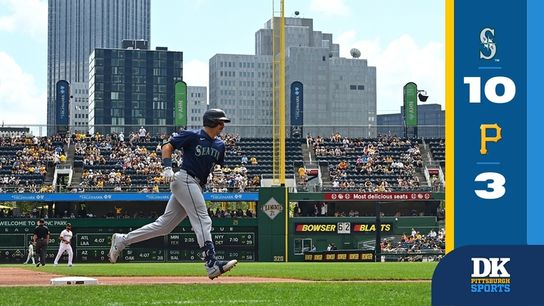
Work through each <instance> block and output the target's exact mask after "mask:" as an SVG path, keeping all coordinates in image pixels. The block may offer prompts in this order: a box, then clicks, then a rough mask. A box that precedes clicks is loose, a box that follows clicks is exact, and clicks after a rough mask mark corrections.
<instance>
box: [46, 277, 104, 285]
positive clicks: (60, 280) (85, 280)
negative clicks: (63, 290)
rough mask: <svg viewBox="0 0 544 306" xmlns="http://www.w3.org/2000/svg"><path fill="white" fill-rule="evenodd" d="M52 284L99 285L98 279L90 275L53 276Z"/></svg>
mask: <svg viewBox="0 0 544 306" xmlns="http://www.w3.org/2000/svg"><path fill="white" fill-rule="evenodd" d="M51 285H54V286H59V285H98V280H97V279H96V278H90V277H81V276H66V277H57V278H52V279H51Z"/></svg>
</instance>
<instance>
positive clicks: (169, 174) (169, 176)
mask: <svg viewBox="0 0 544 306" xmlns="http://www.w3.org/2000/svg"><path fill="white" fill-rule="evenodd" d="M162 176H163V177H164V182H165V183H170V182H171V181H173V180H174V170H172V167H164V170H163V171H162Z"/></svg>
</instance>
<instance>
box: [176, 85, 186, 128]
mask: <svg viewBox="0 0 544 306" xmlns="http://www.w3.org/2000/svg"><path fill="white" fill-rule="evenodd" d="M175 91H176V92H175V101H174V123H175V125H176V126H183V127H185V126H187V84H186V83H185V82H183V81H178V82H176V88H175Z"/></svg>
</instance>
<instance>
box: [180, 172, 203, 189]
mask: <svg viewBox="0 0 544 306" xmlns="http://www.w3.org/2000/svg"><path fill="white" fill-rule="evenodd" d="M182 170H183V171H185V172H186V173H187V175H189V176H190V177H192V178H194V179H195V181H196V182H197V183H198V184H199V185H200V187H202V188H204V186H205V185H206V183H202V182H201V181H200V179H199V178H198V176H196V174H195V173H194V172H193V171H191V170H187V169H183V168H182Z"/></svg>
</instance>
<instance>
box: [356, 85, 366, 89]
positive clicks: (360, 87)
mask: <svg viewBox="0 0 544 306" xmlns="http://www.w3.org/2000/svg"><path fill="white" fill-rule="evenodd" d="M357 90H365V85H357Z"/></svg>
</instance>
